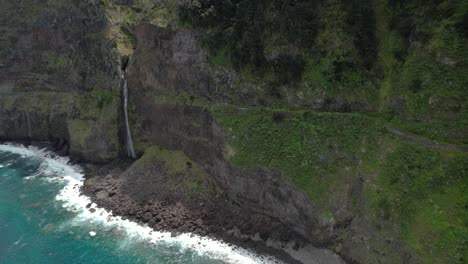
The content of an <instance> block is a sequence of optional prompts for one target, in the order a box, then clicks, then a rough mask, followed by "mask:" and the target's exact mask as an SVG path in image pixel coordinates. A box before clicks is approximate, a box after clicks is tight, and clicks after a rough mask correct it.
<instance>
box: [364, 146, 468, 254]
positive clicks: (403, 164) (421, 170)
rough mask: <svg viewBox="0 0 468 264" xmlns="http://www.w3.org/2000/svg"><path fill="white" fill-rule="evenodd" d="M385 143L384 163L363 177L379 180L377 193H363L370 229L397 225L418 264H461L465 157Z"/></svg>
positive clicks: (467, 218) (370, 190) (467, 216)
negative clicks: (372, 223) (370, 215)
mask: <svg viewBox="0 0 468 264" xmlns="http://www.w3.org/2000/svg"><path fill="white" fill-rule="evenodd" d="M385 140H386V141H388V142H387V144H386V147H388V144H391V145H393V146H392V147H391V149H390V150H389V149H388V148H387V149H381V151H384V152H387V153H386V154H385V158H384V159H381V160H379V161H378V163H377V164H378V166H377V167H374V168H371V169H369V170H368V171H367V173H378V175H379V178H378V179H376V180H374V181H373V182H372V183H373V184H375V186H377V187H374V188H368V189H367V193H368V196H369V199H370V204H371V207H372V209H373V211H372V212H373V214H374V221H375V224H377V225H379V226H382V225H385V224H386V223H387V224H389V223H396V224H398V226H399V228H400V229H401V237H400V238H401V239H403V240H404V241H405V242H406V245H405V247H406V248H407V249H408V250H410V251H412V252H415V253H416V256H417V258H418V259H417V261H420V262H421V263H432V262H433V261H434V260H437V263H464V261H466V258H467V256H468V255H467V254H468V252H467V240H466V237H467V235H468V231H467V226H466V223H467V221H468V214H467V213H466V206H467V205H468V204H467V201H468V200H467V199H468V196H467V188H468V181H467V179H468V177H467V176H468V175H467V173H468V155H467V154H466V153H459V152H439V151H434V150H429V149H427V148H425V147H423V146H418V145H416V144H410V143H408V142H402V141H398V140H394V139H388V138H387V139H385ZM368 168H370V167H368Z"/></svg>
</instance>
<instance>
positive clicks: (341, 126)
mask: <svg viewBox="0 0 468 264" xmlns="http://www.w3.org/2000/svg"><path fill="white" fill-rule="evenodd" d="M214 114H215V116H216V118H217V120H219V122H220V124H221V125H222V126H223V127H224V128H225V129H226V131H228V132H230V133H231V134H232V142H231V143H232V146H231V147H232V148H233V149H234V153H235V155H234V156H232V157H231V160H232V162H233V163H234V164H236V165H238V166H242V167H248V168H251V167H254V166H259V165H260V166H267V167H272V168H276V169H279V170H280V171H281V172H282V173H283V175H284V176H285V177H287V180H288V181H290V182H291V183H293V185H296V186H298V187H299V188H301V189H302V190H304V192H305V193H306V194H307V195H308V196H309V197H310V198H311V199H312V200H313V201H316V202H319V203H320V204H327V203H328V199H329V197H328V194H329V191H331V190H330V189H329V188H339V186H340V185H341V184H340V182H341V181H342V180H343V179H344V178H347V177H348V176H347V175H346V174H353V175H354V173H356V172H355V169H356V165H357V164H356V162H357V161H356V160H355V157H354V155H355V154H359V153H361V152H362V151H366V150H365V148H367V147H368V146H369V145H370V146H372V145H373V144H377V142H376V141H375V140H376V137H377V136H378V135H379V133H381V131H382V130H383V126H382V125H381V124H380V123H379V122H376V121H374V120H372V119H370V118H367V117H365V116H361V115H358V114H331V113H316V112H310V111H298V112H283V111H274V110H266V109H249V110H246V111H245V112H243V111H242V110H238V109H236V108H225V109H219V110H215V112H214Z"/></svg>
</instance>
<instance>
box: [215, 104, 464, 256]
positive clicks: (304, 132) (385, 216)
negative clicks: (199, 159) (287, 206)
mask: <svg viewBox="0 0 468 264" xmlns="http://www.w3.org/2000/svg"><path fill="white" fill-rule="evenodd" d="M214 114H215V116H216V118H217V120H218V121H219V122H220V124H221V125H222V126H223V127H224V128H225V130H226V131H228V132H229V134H230V135H231V145H230V149H231V150H230V153H231V155H232V156H231V161H232V162H233V163H234V164H236V165H238V166H241V167H246V168H251V167H254V166H258V165H260V166H268V167H273V168H276V169H278V170H279V171H281V172H282V174H283V175H284V177H285V180H287V181H289V182H290V183H292V184H293V185H295V186H297V187H299V188H300V189H302V190H303V191H304V192H305V193H306V194H307V195H308V196H309V198H310V199H311V200H312V201H313V202H315V203H316V204H318V205H319V206H320V208H321V210H322V213H323V216H324V218H329V219H333V213H334V211H333V210H334V209H333V208H334V206H335V205H334V202H333V198H334V197H333V196H335V195H336V194H339V193H340V192H345V190H346V188H347V185H348V184H349V182H350V181H352V179H354V177H355V175H357V173H359V174H360V175H362V176H363V178H364V181H365V193H366V196H367V202H366V207H367V210H368V212H370V214H371V216H372V219H373V224H374V225H375V226H380V228H381V229H384V230H385V229H389V228H391V226H392V225H394V224H396V225H397V226H398V229H399V230H400V231H401V232H400V234H399V237H393V238H391V239H402V240H403V241H405V248H406V249H408V250H410V251H411V252H414V253H415V254H416V256H417V257H416V258H419V259H420V261H422V262H423V263H428V262H433V261H434V260H439V262H440V263H462V262H463V260H466V254H467V252H466V251H467V250H466V235H467V229H466V223H467V221H468V215H467V214H466V212H465V211H466V210H465V208H466V206H467V200H468V193H467V192H466V191H467V187H468V180H467V179H468V177H467V176H468V175H466V174H467V173H468V155H467V154H466V153H461V152H442V151H435V150H430V149H427V148H426V147H424V146H418V145H416V144H413V143H411V142H408V141H405V140H403V139H400V138H397V137H394V136H392V135H389V134H387V133H386V132H385V130H384V129H383V128H384V125H385V124H386V121H385V120H383V119H381V118H375V117H368V116H363V115H360V114H334V113H316V112H309V111H296V112H287V111H286V112H283V111H275V110H268V109H249V110H247V111H246V110H242V111H239V110H238V109H237V108H234V107H224V108H217V110H215V111H214ZM352 199H357V197H352ZM355 206H357V205H355ZM330 214H331V215H330ZM382 232H383V231H382Z"/></svg>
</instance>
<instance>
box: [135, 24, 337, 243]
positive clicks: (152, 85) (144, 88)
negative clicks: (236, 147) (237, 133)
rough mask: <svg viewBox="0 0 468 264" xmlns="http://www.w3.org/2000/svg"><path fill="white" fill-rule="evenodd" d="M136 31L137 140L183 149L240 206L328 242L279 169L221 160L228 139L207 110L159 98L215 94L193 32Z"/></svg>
mask: <svg viewBox="0 0 468 264" xmlns="http://www.w3.org/2000/svg"><path fill="white" fill-rule="evenodd" d="M136 32H137V37H138V48H137V50H136V51H135V56H134V58H133V59H132V60H131V62H130V65H129V68H128V69H129V81H130V83H129V86H130V87H131V91H132V95H131V97H130V100H131V105H132V107H133V109H134V111H133V116H134V120H133V126H134V128H135V131H136V135H134V136H135V141H136V144H137V145H138V146H148V145H159V146H161V147H164V148H167V149H170V150H182V151H183V152H184V153H185V154H186V155H187V156H188V157H189V158H190V159H192V160H193V161H195V162H196V163H197V164H199V165H200V166H201V167H202V168H203V169H204V170H205V171H206V172H208V174H209V175H211V176H212V177H214V178H215V179H216V180H217V182H218V183H219V184H220V185H221V187H222V188H223V189H224V190H225V191H226V193H227V196H228V197H229V198H230V199H232V200H233V201H235V202H236V203H238V204H239V205H240V206H242V207H243V208H246V209H248V210H250V211H251V212H253V213H257V214H261V215H266V216H269V217H271V218H273V219H275V220H276V221H280V222H282V223H284V224H286V225H288V226H289V227H290V228H291V229H292V230H294V231H295V232H297V233H298V234H300V235H301V236H304V237H306V238H307V239H309V240H310V241H313V242H315V243H316V244H325V243H327V242H328V240H329V239H330V237H331V233H330V232H329V230H330V229H329V228H327V224H326V223H323V222H322V221H321V218H320V212H319V211H318V209H317V208H316V207H315V206H314V205H313V204H312V203H311V202H310V200H309V199H308V198H307V197H306V196H305V195H304V194H303V193H302V192H301V191H299V190H298V189H296V188H293V187H291V186H289V185H288V184H286V183H284V181H282V180H280V175H279V173H277V172H275V171H273V170H271V169H267V168H258V169H255V170H250V171H247V170H243V169H240V168H236V167H235V166H233V165H231V164H230V163H229V162H228V161H226V159H225V157H224V148H225V143H226V139H227V138H226V136H225V134H224V132H223V131H222V129H221V128H220V127H219V126H218V125H217V123H216V121H215V120H214V118H213V116H212V115H211V113H210V111H209V110H208V109H206V108H203V107H195V106H189V105H179V104H178V103H176V102H173V103H171V102H160V101H159V98H160V97H162V96H164V95H166V94H168V93H178V92H180V91H181V90H183V91H187V92H189V93H191V94H194V93H195V94H196V95H197V96H203V97H205V98H216V97H217V95H216V91H215V90H212V89H211V90H210V87H211V86H210V85H211V83H210V80H209V78H205V77H206V75H204V74H203V67H204V66H203V56H204V55H203V53H202V52H201V51H200V48H199V47H197V42H196V37H195V35H194V34H193V33H192V32H190V31H187V30H181V31H170V30H168V29H161V28H156V27H154V26H150V25H142V26H140V27H137V29H136ZM143 54H145V55H146V56H143ZM148 61H150V62H151V63H149V62H148ZM149 64H151V65H154V67H153V68H150V67H148V65H149ZM142 150H143V149H142V148H140V151H142Z"/></svg>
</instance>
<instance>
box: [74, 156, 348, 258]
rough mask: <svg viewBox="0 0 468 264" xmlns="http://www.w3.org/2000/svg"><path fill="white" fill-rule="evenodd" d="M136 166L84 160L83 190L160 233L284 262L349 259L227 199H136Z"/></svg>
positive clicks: (108, 207) (97, 202)
mask: <svg viewBox="0 0 468 264" xmlns="http://www.w3.org/2000/svg"><path fill="white" fill-rule="evenodd" d="M130 164H131V161H128V160H126V161H124V160H116V161H114V162H112V163H110V164H106V165H104V166H101V165H99V166H98V165H92V164H81V165H82V166H83V167H84V168H85V170H86V180H85V182H84V185H83V187H82V193H83V194H84V195H87V196H89V197H90V198H91V200H92V201H93V202H94V203H96V204H97V205H98V206H100V207H103V208H106V209H108V210H112V212H113V214H115V215H119V216H122V217H123V218H124V219H130V220H133V221H136V222H138V223H141V224H147V225H148V226H150V227H151V228H153V229H154V230H156V231H166V232H171V233H173V234H174V235H176V234H179V233H192V234H197V235H200V236H207V237H211V238H214V239H219V240H222V241H225V242H226V243H228V244H229V245H234V246H238V247H242V248H246V249H250V250H252V251H254V252H255V253H258V254H265V255H270V256H273V257H275V258H276V259H278V260H280V261H282V262H284V263H293V264H295V263H344V261H342V260H341V259H340V258H339V257H338V256H337V255H336V254H334V253H332V252H331V251H329V250H325V249H316V248H314V247H312V246H311V245H310V244H308V243H307V242H306V241H305V240H304V239H303V238H301V237H300V236H299V235H297V234H295V233H293V232H291V231H290V230H289V229H288V228H287V227H286V226H284V225H282V224H281V223H278V222H276V221H274V220H272V219H267V218H266V217H262V216H259V215H253V214H251V213H250V212H248V211H247V210H242V209H241V208H236V206H235V205H234V204H232V203H230V201H229V200H228V199H226V198H225V197H218V201H216V202H214V203H210V202H207V203H202V202H199V201H192V203H188V204H187V203H183V202H181V201H179V200H177V198H176V195H174V197H167V196H166V197H159V199H158V198H157V197H155V198H156V199H148V200H146V199H141V200H136V199H133V198H132V197H131V195H129V193H126V192H125V186H124V185H123V184H124V183H125V182H126V180H127V179H125V177H126V176H129V175H126V174H125V169H126V168H128V167H129V166H130ZM126 187H128V186H126ZM134 187H135V188H141V187H142V186H134ZM155 189H157V187H156V188H155ZM90 210H92V208H90Z"/></svg>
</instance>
